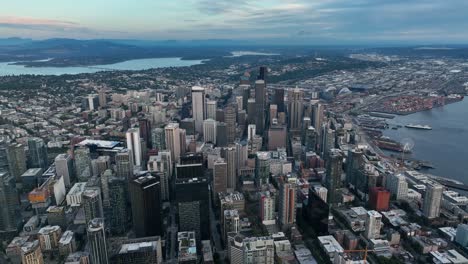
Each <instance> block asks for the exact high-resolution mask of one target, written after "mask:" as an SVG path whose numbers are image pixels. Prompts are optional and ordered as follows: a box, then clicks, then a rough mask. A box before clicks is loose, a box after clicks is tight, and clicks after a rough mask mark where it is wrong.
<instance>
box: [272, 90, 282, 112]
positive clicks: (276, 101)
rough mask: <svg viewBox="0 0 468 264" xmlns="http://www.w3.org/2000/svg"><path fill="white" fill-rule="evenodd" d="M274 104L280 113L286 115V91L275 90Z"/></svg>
mask: <svg viewBox="0 0 468 264" xmlns="http://www.w3.org/2000/svg"><path fill="white" fill-rule="evenodd" d="M274 104H275V105H276V106H277V109H278V113H281V112H283V113H284V89H282V88H278V89H276V90H275V97H274Z"/></svg>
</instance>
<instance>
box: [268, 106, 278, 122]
mask: <svg viewBox="0 0 468 264" xmlns="http://www.w3.org/2000/svg"><path fill="white" fill-rule="evenodd" d="M269 122H270V124H272V123H274V122H275V123H278V106H277V105H275V104H270V113H269Z"/></svg>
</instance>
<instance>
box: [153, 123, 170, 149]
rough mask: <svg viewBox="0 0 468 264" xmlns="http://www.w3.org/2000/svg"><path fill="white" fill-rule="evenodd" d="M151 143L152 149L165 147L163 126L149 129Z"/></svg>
mask: <svg viewBox="0 0 468 264" xmlns="http://www.w3.org/2000/svg"><path fill="white" fill-rule="evenodd" d="M151 143H152V148H153V149H157V150H163V149H166V136H165V133H164V129H163V128H160V127H158V128H155V129H153V130H152V131H151Z"/></svg>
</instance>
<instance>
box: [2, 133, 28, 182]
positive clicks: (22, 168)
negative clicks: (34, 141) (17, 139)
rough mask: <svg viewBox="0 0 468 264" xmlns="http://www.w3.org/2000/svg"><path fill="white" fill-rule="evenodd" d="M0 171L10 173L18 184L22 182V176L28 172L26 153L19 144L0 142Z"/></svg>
mask: <svg viewBox="0 0 468 264" xmlns="http://www.w3.org/2000/svg"><path fill="white" fill-rule="evenodd" d="M0 170H4V171H8V172H10V174H11V175H12V176H13V177H14V178H15V180H16V181H17V182H20V181H21V175H22V174H23V173H24V172H26V170H27V165H26V151H25V149H24V146H23V145H21V144H19V143H10V144H7V143H6V142H2V141H1V140H0Z"/></svg>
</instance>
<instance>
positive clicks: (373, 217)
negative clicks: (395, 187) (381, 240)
mask: <svg viewBox="0 0 468 264" xmlns="http://www.w3.org/2000/svg"><path fill="white" fill-rule="evenodd" d="M381 227H382V215H381V214H380V213H379V212H377V211H373V210H371V211H368V212H367V217H366V232H365V235H366V238H367V239H376V238H378V237H379V236H380V228H381Z"/></svg>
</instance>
